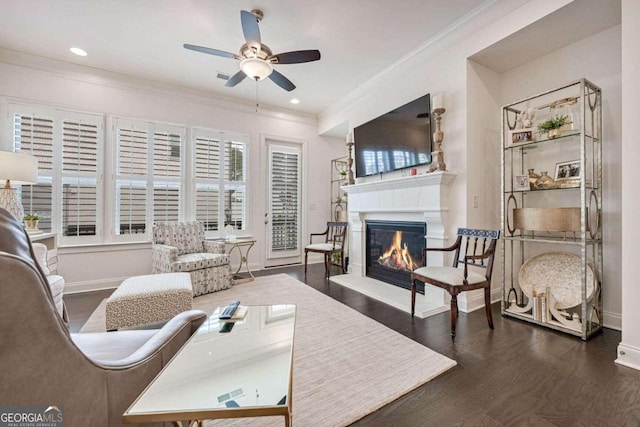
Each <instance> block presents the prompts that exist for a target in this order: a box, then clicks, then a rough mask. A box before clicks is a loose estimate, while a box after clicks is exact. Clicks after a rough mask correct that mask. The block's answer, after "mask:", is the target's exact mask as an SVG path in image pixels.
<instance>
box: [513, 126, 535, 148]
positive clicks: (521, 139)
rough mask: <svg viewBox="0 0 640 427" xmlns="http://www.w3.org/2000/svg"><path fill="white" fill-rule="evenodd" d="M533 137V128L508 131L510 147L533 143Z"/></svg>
mask: <svg viewBox="0 0 640 427" xmlns="http://www.w3.org/2000/svg"><path fill="white" fill-rule="evenodd" d="M535 135H536V134H535V131H534V129H533V128H524V129H514V130H510V131H509V140H510V142H511V145H517V144H524V143H527V142H533V141H534V140H535Z"/></svg>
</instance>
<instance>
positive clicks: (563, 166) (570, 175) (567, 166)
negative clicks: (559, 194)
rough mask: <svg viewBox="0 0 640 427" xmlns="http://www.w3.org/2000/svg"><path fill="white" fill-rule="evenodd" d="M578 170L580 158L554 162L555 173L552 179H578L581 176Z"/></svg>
mask: <svg viewBox="0 0 640 427" xmlns="http://www.w3.org/2000/svg"><path fill="white" fill-rule="evenodd" d="M581 172H582V171H581V170H580V160H572V161H570V162H562V163H556V173H555V175H554V177H553V179H554V181H579V180H580V178H581V177H582V175H581Z"/></svg>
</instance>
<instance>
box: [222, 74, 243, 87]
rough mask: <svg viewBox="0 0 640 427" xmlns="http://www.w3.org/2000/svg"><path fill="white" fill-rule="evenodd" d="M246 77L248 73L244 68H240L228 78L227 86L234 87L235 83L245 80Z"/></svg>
mask: <svg viewBox="0 0 640 427" xmlns="http://www.w3.org/2000/svg"><path fill="white" fill-rule="evenodd" d="M245 77H247V75H246V74H245V73H244V72H243V71H242V70H240V71H238V72H237V73H235V74H234V75H233V76H231V78H230V79H229V80H227V82H226V83H225V84H224V85H225V86H226V87H234V86H235V85H237V84H238V83H240V82H241V81H243V80H244V78H245Z"/></svg>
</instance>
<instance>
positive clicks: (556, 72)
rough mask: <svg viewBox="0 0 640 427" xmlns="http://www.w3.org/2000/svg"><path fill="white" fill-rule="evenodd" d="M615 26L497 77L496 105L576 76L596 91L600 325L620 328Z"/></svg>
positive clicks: (618, 53)
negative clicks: (598, 114)
mask: <svg viewBox="0 0 640 427" xmlns="http://www.w3.org/2000/svg"><path fill="white" fill-rule="evenodd" d="M620 37H621V26H619V25H618V26H616V27H612V28H609V29H608V30H605V31H602V32H600V33H598V34H595V35H593V36H591V37H587V38H585V39H583V40H580V41H579V42H577V43H573V44H571V45H569V46H566V47H564V48H562V49H559V50H556V51H555V52H552V53H550V54H548V55H545V56H543V57H540V58H538V59H536V60H534V61H531V62H528V63H526V64H524V65H522V66H520V67H517V68H514V69H512V70H509V71H507V72H504V73H502V75H501V76H500V82H501V88H500V94H501V95H500V96H501V102H500V103H501V105H505V104H508V103H510V102H513V101H516V100H518V99H522V98H525V97H528V96H531V95H535V94H537V93H540V92H543V91H546V90H549V89H553V88H555V87H559V86H562V85H564V84H566V83H569V82H572V81H575V80H577V79H579V78H581V77H585V78H587V80H590V81H591V82H592V83H594V84H595V85H597V86H599V87H600V88H601V89H602V130H603V135H602V139H603V145H602V169H603V177H602V181H603V183H602V184H603V190H602V195H603V196H602V197H603V200H602V222H603V229H602V230H603V257H604V263H603V264H604V265H603V267H604V271H603V276H602V288H603V304H604V324H605V326H608V327H611V328H615V329H620V328H621V326H622V317H621V312H622V297H621V289H622V285H621V284H622V278H621V273H620V272H621V258H622V248H621V245H620V241H621V238H622V228H621V225H620V216H621V213H622V197H621V192H620V188H621V186H622V181H621V177H622V175H621V162H622V155H621V145H622V137H621V132H620V129H621V124H622V119H621V117H622V110H621V96H622V92H621V83H620V82H621V61H620V58H621V46H620Z"/></svg>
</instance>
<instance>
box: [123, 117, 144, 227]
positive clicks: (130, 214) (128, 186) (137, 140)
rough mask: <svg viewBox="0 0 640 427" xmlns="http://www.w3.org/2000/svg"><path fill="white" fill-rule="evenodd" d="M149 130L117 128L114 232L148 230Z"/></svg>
mask: <svg viewBox="0 0 640 427" xmlns="http://www.w3.org/2000/svg"><path fill="white" fill-rule="evenodd" d="M147 139H148V132H147V131H146V130H141V129H136V128H133V127H126V128H124V127H119V126H118V129H117V160H116V161H117V165H116V176H117V178H116V225H115V233H116V234H117V235H118V234H134V233H145V232H146V230H147V160H148V151H149V150H148V148H147V147H148V144H147Z"/></svg>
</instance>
